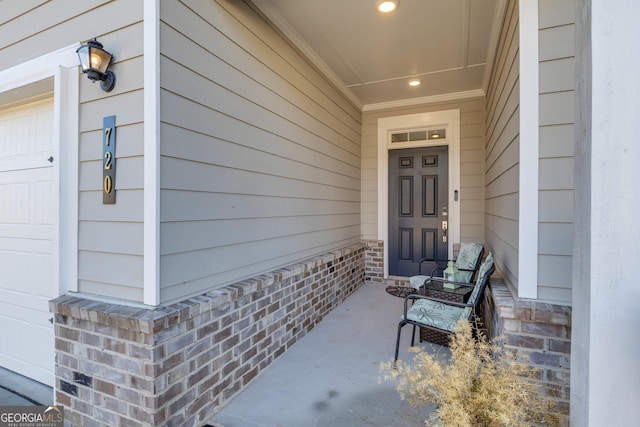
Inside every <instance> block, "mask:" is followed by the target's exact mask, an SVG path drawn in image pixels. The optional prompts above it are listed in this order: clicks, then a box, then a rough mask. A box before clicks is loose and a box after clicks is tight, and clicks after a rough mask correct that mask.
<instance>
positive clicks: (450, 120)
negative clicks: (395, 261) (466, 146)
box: [378, 109, 460, 278]
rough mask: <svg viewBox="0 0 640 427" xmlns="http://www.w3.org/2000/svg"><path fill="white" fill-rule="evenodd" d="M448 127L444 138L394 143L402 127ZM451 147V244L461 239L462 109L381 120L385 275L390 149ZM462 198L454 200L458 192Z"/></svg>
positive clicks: (380, 210) (380, 187)
mask: <svg viewBox="0 0 640 427" xmlns="http://www.w3.org/2000/svg"><path fill="white" fill-rule="evenodd" d="M442 127H446V128H447V134H448V137H447V138H446V139H444V140H435V141H421V142H415V143H414V142H410V143H394V144H393V146H392V145H391V142H390V141H391V133H392V132H397V131H401V130H410V129H424V128H442ZM442 145H446V146H448V147H449V218H450V222H449V223H450V228H449V247H448V251H449V253H450V254H452V253H453V243H454V242H459V241H460V110H458V109H455V110H445V111H436V112H432V113H420V114H409V115H405V116H395V117H384V118H380V119H378V240H382V241H383V242H384V277H385V278H386V277H388V276H389V245H388V240H389V213H388V212H389V208H388V206H389V150H391V149H402V148H418V147H429V146H442ZM456 191H457V192H458V200H457V201H456V200H454V195H455V192H456Z"/></svg>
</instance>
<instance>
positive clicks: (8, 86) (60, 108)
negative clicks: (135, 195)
mask: <svg viewBox="0 0 640 427" xmlns="http://www.w3.org/2000/svg"><path fill="white" fill-rule="evenodd" d="M79 47H80V44H79V43H74V44H72V45H69V46H66V47H64V48H62V49H58V50H56V51H53V52H50V53H47V54H45V55H42V56H39V57H37V58H34V59H32V60H29V61H27V62H24V63H22V64H18V65H15V66H13V67H11V68H8V69H6V70H2V71H0V99H2V95H3V94H4V95H7V93H8V92H9V91H12V92H13V94H12V95H11V96H12V97H13V98H14V99H15V98H17V97H19V96H20V93H21V91H24V93H25V96H26V97H27V98H28V97H31V96H33V94H32V93H30V91H29V89H28V87H29V86H30V85H33V84H37V83H38V82H41V81H43V80H47V79H51V78H53V117H54V123H53V127H54V135H53V144H54V154H53V156H54V163H53V165H54V182H55V184H56V185H57V188H58V189H59V203H58V209H57V212H55V214H54V215H55V222H56V224H57V227H55V232H54V233H55V236H54V239H55V243H54V269H55V270H56V274H55V277H54V286H55V287H56V288H57V289H58V290H59V294H60V295H62V294H64V293H65V292H67V291H77V290H78V138H79V137H78V121H79V109H78V102H79V84H80V83H79V79H78V66H79V63H78V56H77V54H76V50H77V49H78V48H79ZM26 93H29V95H26ZM0 104H2V103H1V102H0ZM62 141H64V143H62Z"/></svg>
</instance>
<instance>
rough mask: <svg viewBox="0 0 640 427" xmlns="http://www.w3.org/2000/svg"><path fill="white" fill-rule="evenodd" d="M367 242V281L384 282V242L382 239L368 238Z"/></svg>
mask: <svg viewBox="0 0 640 427" xmlns="http://www.w3.org/2000/svg"><path fill="white" fill-rule="evenodd" d="M365 244H366V250H365V255H364V259H365V260H364V264H365V281H366V282H367V283H382V282H383V278H384V242H383V241H382V240H366V241H365Z"/></svg>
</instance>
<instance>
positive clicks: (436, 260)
mask: <svg viewBox="0 0 640 427" xmlns="http://www.w3.org/2000/svg"><path fill="white" fill-rule="evenodd" d="M449 261H451V260H449V259H436V258H422V259H421V260H420V261H419V262H418V274H422V263H424V262H432V263H434V264H437V263H439V262H449ZM439 268H440V267H436V268H435V269H433V270H432V271H431V275H433V272H434V271H436V270H438V269H439Z"/></svg>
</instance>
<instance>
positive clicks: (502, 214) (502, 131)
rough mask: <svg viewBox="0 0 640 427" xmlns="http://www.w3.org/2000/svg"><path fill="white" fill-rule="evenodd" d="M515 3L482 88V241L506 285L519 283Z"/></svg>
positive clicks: (518, 156)
mask: <svg viewBox="0 0 640 427" xmlns="http://www.w3.org/2000/svg"><path fill="white" fill-rule="evenodd" d="M518 54H519V37H518V6H517V2H509V3H508V7H507V11H506V15H505V21H504V24H503V29H502V33H501V36H500V40H499V43H498V48H497V51H496V58H495V63H494V68H493V73H492V77H491V80H490V83H489V87H488V89H487V106H486V111H487V119H486V160H485V164H486V172H485V175H486V177H485V182H486V190H485V192H486V204H485V209H486V212H485V221H486V229H485V233H486V241H487V246H488V247H489V248H490V249H491V251H492V252H493V255H494V258H495V260H496V263H497V264H498V266H499V268H500V271H501V273H502V275H503V278H504V280H505V282H506V283H508V284H509V285H510V286H511V287H513V288H516V289H517V287H518V243H519V242H518V235H519V233H518V223H519V202H518V198H519V178H520V168H519V161H520V145H519V144H520V139H519V132H520V112H519V103H520V93H519V70H518V61H519V57H518Z"/></svg>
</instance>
